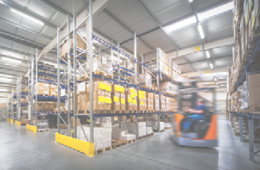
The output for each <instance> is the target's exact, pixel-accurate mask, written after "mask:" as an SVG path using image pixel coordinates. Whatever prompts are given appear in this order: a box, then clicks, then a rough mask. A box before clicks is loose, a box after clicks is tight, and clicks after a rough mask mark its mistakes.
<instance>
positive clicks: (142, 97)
mask: <svg viewBox="0 0 260 170" xmlns="http://www.w3.org/2000/svg"><path fill="white" fill-rule="evenodd" d="M138 92H139V95H138V102H137V104H138V110H147V98H146V92H145V91H141V90H139V91H138Z"/></svg>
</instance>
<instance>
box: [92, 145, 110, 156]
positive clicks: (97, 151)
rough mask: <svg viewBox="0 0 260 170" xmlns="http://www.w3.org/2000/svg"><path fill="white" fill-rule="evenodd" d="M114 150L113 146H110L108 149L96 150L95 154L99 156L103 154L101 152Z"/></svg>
mask: <svg viewBox="0 0 260 170" xmlns="http://www.w3.org/2000/svg"><path fill="white" fill-rule="evenodd" d="M111 149H112V146H109V147H106V148H102V149H98V150H94V154H95V155H96V154H98V153H101V152H106V151H108V150H111Z"/></svg>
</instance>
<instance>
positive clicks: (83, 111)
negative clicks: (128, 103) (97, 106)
mask: <svg viewBox="0 0 260 170" xmlns="http://www.w3.org/2000/svg"><path fill="white" fill-rule="evenodd" d="M108 112H110V110H93V113H94V114H106V113H108ZM78 113H79V114H89V111H88V110H79V111H78Z"/></svg>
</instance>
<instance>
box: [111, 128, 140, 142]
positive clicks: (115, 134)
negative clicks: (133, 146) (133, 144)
mask: <svg viewBox="0 0 260 170" xmlns="http://www.w3.org/2000/svg"><path fill="white" fill-rule="evenodd" d="M112 138H113V139H118V140H132V139H135V138H136V135H135V134H130V133H128V131H127V130H123V129H119V128H118V126H114V127H113V128H112Z"/></svg>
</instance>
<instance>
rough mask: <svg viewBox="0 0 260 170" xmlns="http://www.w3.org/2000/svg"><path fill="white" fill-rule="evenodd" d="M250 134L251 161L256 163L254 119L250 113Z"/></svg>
mask: <svg viewBox="0 0 260 170" xmlns="http://www.w3.org/2000/svg"><path fill="white" fill-rule="evenodd" d="M248 130H249V132H248V134H249V160H250V161H252V162H254V161H255V153H254V142H255V141H254V140H255V138H254V119H253V114H251V113H248Z"/></svg>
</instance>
